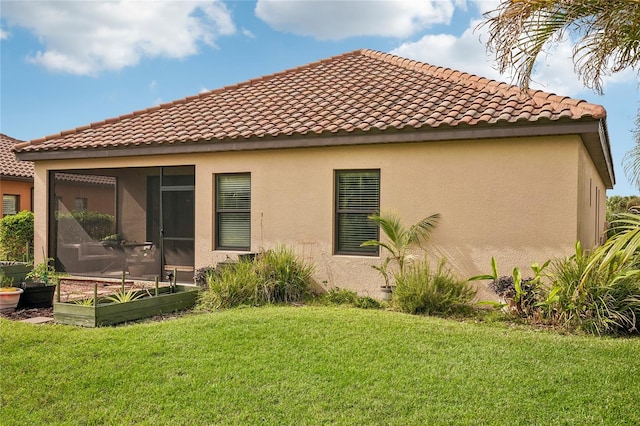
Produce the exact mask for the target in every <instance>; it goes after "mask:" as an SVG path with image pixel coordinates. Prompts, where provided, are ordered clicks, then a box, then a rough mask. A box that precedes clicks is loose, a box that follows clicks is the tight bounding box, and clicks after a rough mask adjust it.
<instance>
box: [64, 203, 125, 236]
mask: <svg viewBox="0 0 640 426" xmlns="http://www.w3.org/2000/svg"><path fill="white" fill-rule="evenodd" d="M57 219H58V239H59V241H60V242H74V243H75V242H82V241H91V240H94V241H100V240H102V239H103V238H105V237H107V236H111V235H113V232H114V230H115V218H114V217H113V216H112V215H110V214H106V213H100V212H95V211H75V210H74V211H72V212H70V213H65V214H59V215H58V217H57Z"/></svg>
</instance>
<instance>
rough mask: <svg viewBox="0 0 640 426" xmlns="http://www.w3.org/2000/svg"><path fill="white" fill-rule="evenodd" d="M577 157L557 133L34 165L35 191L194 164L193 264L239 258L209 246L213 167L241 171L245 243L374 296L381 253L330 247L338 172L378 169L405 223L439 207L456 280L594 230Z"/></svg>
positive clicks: (546, 251)
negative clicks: (74, 179)
mask: <svg viewBox="0 0 640 426" xmlns="http://www.w3.org/2000/svg"><path fill="white" fill-rule="evenodd" d="M584 155H585V154H584V148H583V145H582V142H581V140H580V139H579V138H578V137H577V136H576V137H574V136H565V137H555V138H552V137H544V138H542V137H540V138H517V139H499V140H480V141H451V142H442V143H435V142H431V143H407V144H386V145H360V146H344V147H326V148H304V149H288V150H287V149H283V150H275V149H274V150H264V151H245V152H224V153H210V154H202V153H200V154H197V155H186V154H185V155H172V156H157V157H135V158H110V159H91V160H68V161H46V162H45V161H41V162H37V163H36V199H37V200H45V199H46V193H45V189H44V183H46V170H47V169H54V170H55V169H65V168H66V169H71V168H89V167H143V166H158V165H164V166H170V165H195V170H196V171H195V173H196V195H195V196H196V214H195V216H196V219H195V220H196V223H195V230H196V231H195V232H196V243H195V267H196V268H199V267H202V266H205V265H208V264H215V263H217V262H219V261H223V260H225V259H226V258H227V256H228V257H231V258H235V256H236V255H237V254H238V253H237V252H229V251H216V250H214V246H213V244H214V241H213V236H214V234H215V232H214V213H213V212H214V204H213V203H214V192H213V191H214V179H215V174H216V173H238V172H250V173H251V191H252V192H251V209H252V211H251V218H252V219H251V226H252V229H251V236H252V239H251V250H252V251H258V250H260V249H262V248H269V247H273V246H276V245H278V244H282V243H283V244H287V245H289V246H291V247H293V248H294V249H295V250H296V251H297V252H298V254H300V255H301V256H302V257H304V258H305V259H307V260H309V261H312V262H314V263H315V264H316V280H317V281H318V283H319V284H321V285H323V286H324V287H325V288H329V287H332V286H339V287H346V288H350V289H353V290H357V291H358V292H360V293H361V294H369V295H372V296H378V295H379V293H378V291H379V290H378V289H379V286H380V284H381V283H382V280H381V278H380V276H379V274H378V273H377V272H376V271H375V270H374V269H373V268H371V265H373V264H378V263H379V262H380V258H378V257H368V256H336V255H334V254H333V235H334V230H333V220H334V219H333V218H334V211H333V209H334V182H333V180H334V171H335V170H340V169H380V176H381V178H380V179H381V209H382V211H386V210H394V211H396V212H397V213H398V214H399V215H400V216H401V217H402V219H403V220H404V222H405V223H407V224H411V223H414V222H416V221H418V220H419V219H421V218H423V217H425V216H427V215H429V214H432V213H440V214H441V216H442V219H441V222H440V225H439V226H438V228H437V229H436V231H435V232H434V234H433V239H432V241H431V244H430V250H429V252H430V256H431V259H433V260H434V262H435V261H437V259H438V258H439V257H446V258H447V259H448V262H449V265H450V266H451V267H452V268H453V269H454V270H455V271H456V272H457V273H458V274H459V275H460V276H461V277H469V276H472V275H476V274H480V273H488V272H489V269H490V259H491V257H492V256H495V257H496V258H497V261H498V266H499V268H500V272H501V273H503V274H508V273H509V272H510V271H511V269H512V268H513V267H514V266H519V267H521V268H523V273H524V275H525V276H526V275H527V273H528V272H529V269H528V268H529V265H530V263H531V262H533V261H537V262H539V263H540V262H544V261H545V260H546V259H548V258H551V257H557V256H564V255H567V254H569V253H571V251H572V249H573V245H574V243H575V241H576V239H577V238H579V237H582V235H586V234H589V233H590V234H592V235H593V234H594V232H595V231H593V230H591V231H590V230H589V223H591V224H593V223H595V222H594V221H590V220H589V219H588V218H582V219H580V225H579V215H578V211H579V203H580V202H583V201H584V195H580V194H581V191H583V188H582V187H581V186H579V183H580V182H583V181H584V177H585V176H586V175H588V174H589V173H595V172H594V169H593V166H592V165H589V161H586V160H589V159H588V157H587V158H586V159H585V158H584ZM594 176H597V175H594ZM592 179H595V177H592ZM598 184H599V185H600V186H601V188H602V194H603V196H604V187H603V186H602V181H601V180H599V182H598ZM602 205H603V206H604V202H603V203H602ZM141 207H142V206H141ZM37 212H38V213H39V214H38V215H37V216H36V227H37V231H36V245H37V247H36V248H37V250H36V253H38V252H40V251H41V249H40V248H38V247H40V246H43V245H45V246H46V206H45V205H44V203H39V204H38V205H37ZM123 213H126V212H123ZM129 213H131V212H129ZM603 217H604V214H603ZM383 254H384V253H383ZM480 297H483V295H482V294H481V295H480Z"/></svg>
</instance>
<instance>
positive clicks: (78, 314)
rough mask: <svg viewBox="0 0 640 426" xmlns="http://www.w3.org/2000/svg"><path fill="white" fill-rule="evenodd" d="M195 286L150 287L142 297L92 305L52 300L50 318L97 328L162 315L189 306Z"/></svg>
mask: <svg viewBox="0 0 640 426" xmlns="http://www.w3.org/2000/svg"><path fill="white" fill-rule="evenodd" d="M199 291H200V288H199V287H195V286H183V285H177V286H175V288H174V291H173V292H171V288H169V287H162V288H159V289H158V295H157V296H156V295H153V290H151V291H147V290H144V292H146V293H148V295H147V296H146V297H142V298H140V299H137V300H132V301H128V302H122V303H117V302H113V303H98V304H97V305H95V306H84V305H80V304H77V303H61V302H60V303H54V305H53V318H54V320H55V322H57V323H61V324H69V325H79V326H83V327H98V326H103V325H113V324H119V323H122V322H127V321H134V320H139V319H143V318H148V317H152V316H155V315H160V314H166V313H169V312H175V311H179V310H181V309H186V308H190V307H192V306H193V305H194V304H195V302H196V299H197V297H198V293H199Z"/></svg>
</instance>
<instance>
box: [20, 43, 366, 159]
mask: <svg viewBox="0 0 640 426" xmlns="http://www.w3.org/2000/svg"><path fill="white" fill-rule="evenodd" d="M363 50H364V49H358V50H354V51H351V52H346V53H341V54H339V55H335V56H331V57H329V58H324V59H320V60H317V61H313V62H309V63H307V64H304V65H298V66H296V67H293V68H287V69H285V70H282V71H277V72H274V73H271V74H266V75H263V76H260V77H256V78H252V79H249V80H245V81H242V82H240V83H234V84H229V85H226V86H222V87H219V88H217V89H212V90H208V91H206V92H202V93H198V94H197V95H190V96H185V97H183V98H180V99H176V100H174V101H171V102H165V103H162V104H158V105H153V106H150V107H148V108H143V109H139V110H136V111H133V112H130V113H127V114H123V115H119V116H115V117H111V118H107V119H104V120H101V121H95V122H93V123H90V124H86V125H84V126H79V127H75V128H72V129H68V130H63V131H61V132H59V133H54V134H52V135H48V136H45V137H42V138H38V139H33V140H31V141H29V142H25V143H24V145H38V144H42V143H44V142H46V141H49V140H53V139H58V138H59V137H62V136H68V135H72V134H76V133H79V132H81V131H84V130H88V129H95V128H98V127H101V126H104V125H106V124H110V123H114V122H116V121H120V120H123V119H127V118H132V117H135V116H138V115H141V114H144V113H146V112H153V111H157V110H160V109H167V108H170V107H173V106H175V105H180V104H184V103H187V102H188V101H192V100H194V99H200V98H204V97H207V96H211V95H215V94H217V93H223V92H225V91H226V90H229V89H236V88H239V87H245V86H251V85H252V84H255V83H258V82H264V81H267V80H272V79H274V78H276V77H279V76H282V75H286V74H290V73H293V72H296V71H300V70H303V69H307V68H311V67H313V66H316V65H319V64H323V63H327V62H332V61H335V60H337V59H340V58H343V57H348V56H355V55H357V54H359V53H361V52H362V51H363ZM19 145H23V144H19ZM21 147H22V146H18V148H21Z"/></svg>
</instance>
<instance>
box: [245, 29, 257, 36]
mask: <svg viewBox="0 0 640 426" xmlns="http://www.w3.org/2000/svg"><path fill="white" fill-rule="evenodd" d="M242 35H244V36H245V37H248V38H256V36H255V35H253V33H252V32H251V31H249V30H248V29H246V28H243V29H242Z"/></svg>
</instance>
